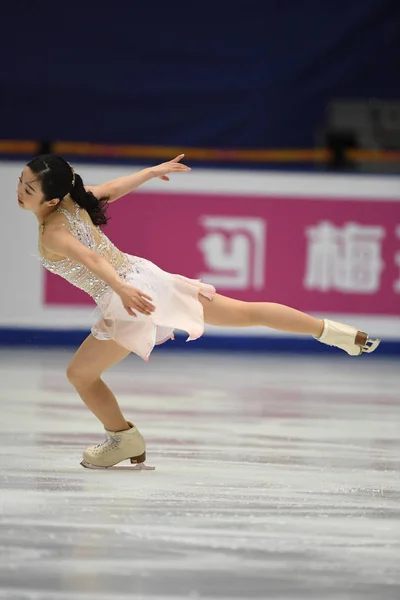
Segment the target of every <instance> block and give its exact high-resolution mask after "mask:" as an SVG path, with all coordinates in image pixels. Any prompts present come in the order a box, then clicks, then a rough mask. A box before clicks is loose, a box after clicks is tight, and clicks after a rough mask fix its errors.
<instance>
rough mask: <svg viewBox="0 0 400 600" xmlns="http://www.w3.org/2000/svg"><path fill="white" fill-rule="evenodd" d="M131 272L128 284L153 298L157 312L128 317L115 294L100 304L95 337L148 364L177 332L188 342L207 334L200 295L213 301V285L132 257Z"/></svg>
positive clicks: (94, 329)
mask: <svg viewBox="0 0 400 600" xmlns="http://www.w3.org/2000/svg"><path fill="white" fill-rule="evenodd" d="M128 258H129V261H130V263H131V266H132V270H131V271H130V272H129V273H128V274H127V275H126V276H125V281H126V283H129V284H130V285H132V286H133V287H135V288H137V289H139V290H141V291H142V292H143V293H145V294H147V295H148V296H150V297H151V298H152V301H153V304H154V306H155V311H154V312H153V313H152V314H151V315H150V316H147V315H143V314H141V313H139V312H136V311H135V312H136V314H137V316H136V317H133V316H131V315H129V314H128V313H127V312H126V310H125V308H124V307H123V305H122V302H121V299H120V297H119V296H118V294H116V293H115V292H113V291H112V290H110V292H107V293H106V294H104V296H102V297H101V298H100V300H99V302H98V309H97V314H98V320H97V322H96V323H95V325H94V326H93V327H92V335H93V336H94V337H95V338H97V339H99V340H114V341H115V342H117V344H119V345H120V346H123V347H124V348H126V349H127V350H129V351H130V352H133V353H135V354H137V355H138V356H140V358H142V359H143V360H145V361H148V360H149V357H150V354H151V352H152V350H153V348H154V346H156V345H159V344H163V343H164V342H166V341H167V340H169V339H173V333H174V330H175V329H179V330H182V331H185V332H186V333H188V335H189V337H188V338H187V341H190V340H196V339H198V338H199V337H201V335H202V334H203V333H204V314H203V306H202V304H201V302H200V301H199V298H198V296H199V294H201V295H202V296H204V297H205V298H208V299H209V300H212V298H213V296H214V294H215V293H216V290H215V288H214V287H213V286H212V285H208V284H205V283H202V282H201V281H200V280H197V279H189V278H187V277H184V276H182V275H173V274H171V273H167V272H166V271H163V270H162V269H160V268H159V267H157V265H155V264H154V263H152V262H150V261H149V260H146V259H143V258H138V257H135V256H129V255H128Z"/></svg>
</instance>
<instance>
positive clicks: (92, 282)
mask: <svg viewBox="0 0 400 600" xmlns="http://www.w3.org/2000/svg"><path fill="white" fill-rule="evenodd" d="M57 210H58V212H59V213H61V214H62V215H64V216H65V218H66V222H65V227H67V228H68V230H69V231H70V232H71V233H72V235H73V236H74V237H76V238H77V239H78V240H79V241H80V242H81V243H82V244H84V245H85V246H86V247H87V248H90V249H91V250H93V251H94V252H96V253H97V254H100V255H101V256H103V257H104V258H105V259H106V260H107V261H108V262H109V263H110V264H111V265H112V266H113V267H114V269H115V270H116V271H117V273H118V274H119V276H120V277H122V278H123V277H124V276H125V275H126V274H127V273H128V272H129V271H130V269H131V265H130V262H129V257H128V255H127V254H124V253H123V252H121V251H120V250H118V248H116V246H114V244H113V243H112V242H111V241H110V240H109V239H108V237H107V236H106V235H105V234H104V233H103V231H102V230H101V229H100V228H99V227H96V226H95V225H94V224H93V223H92V220H91V219H90V217H89V215H88V213H87V212H86V211H85V210H82V209H81V208H80V207H79V206H78V205H77V204H75V205H74V207H73V209H72V211H71V212H69V211H68V210H66V209H65V208H58V209H57ZM40 256H41V261H42V264H43V266H44V268H45V269H47V270H48V271H50V272H51V273H55V274H56V275H60V277H62V278H63V279H66V280H67V281H68V282H69V283H71V284H72V285H74V286H75V287H78V288H79V289H81V290H83V291H84V292H86V293H88V294H89V295H90V296H91V297H92V298H93V299H94V300H95V302H98V301H99V300H100V298H101V297H102V296H103V294H104V293H106V292H107V291H109V290H110V288H109V286H108V285H107V284H106V283H104V281H102V280H101V279H99V278H98V277H97V276H96V275H95V274H94V273H92V272H91V271H90V270H89V269H88V268H87V267H85V266H84V265H81V264H80V263H77V262H75V261H73V260H71V259H69V258H64V259H61V260H49V259H48V258H46V257H45V256H44V255H43V253H42V252H40Z"/></svg>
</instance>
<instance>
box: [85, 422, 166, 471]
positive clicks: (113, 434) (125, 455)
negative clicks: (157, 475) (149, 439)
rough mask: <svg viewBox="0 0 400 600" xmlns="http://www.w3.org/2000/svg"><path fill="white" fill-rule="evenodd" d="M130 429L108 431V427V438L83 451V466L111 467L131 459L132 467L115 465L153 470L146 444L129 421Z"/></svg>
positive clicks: (91, 467) (137, 469)
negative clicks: (147, 464)
mask: <svg viewBox="0 0 400 600" xmlns="http://www.w3.org/2000/svg"><path fill="white" fill-rule="evenodd" d="M128 425H129V426H130V429H127V430H125V431H108V430H107V429H106V440H105V441H104V442H103V443H102V444H98V445H97V446H92V447H90V448H86V450H85V451H84V452H83V461H82V462H81V465H82V467H86V468H88V469H109V468H110V467H114V466H115V465H117V464H118V463H120V462H122V461H124V460H127V459H129V460H130V461H131V463H132V465H134V466H131V467H115V468H120V469H121V468H125V469H130V470H131V471H132V470H135V471H142V470H153V469H154V467H147V466H146V465H145V464H144V461H145V460H146V444H145V441H144V439H143V436H142V434H141V433H140V432H139V430H138V429H137V428H136V427H135V425H133V423H130V422H129V421H128Z"/></svg>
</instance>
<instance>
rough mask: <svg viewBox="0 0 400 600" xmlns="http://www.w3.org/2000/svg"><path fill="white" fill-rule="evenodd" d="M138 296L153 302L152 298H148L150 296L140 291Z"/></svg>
mask: <svg viewBox="0 0 400 600" xmlns="http://www.w3.org/2000/svg"><path fill="white" fill-rule="evenodd" d="M140 297H141V298H145V299H146V300H150V302H153V298H150V296H148V295H147V294H143V293H142V292H141V293H140Z"/></svg>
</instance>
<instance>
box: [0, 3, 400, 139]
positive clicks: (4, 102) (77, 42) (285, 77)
mask: <svg viewBox="0 0 400 600" xmlns="http://www.w3.org/2000/svg"><path fill="white" fill-rule="evenodd" d="M114 6H115V8H113V5H112V4H110V3H108V4H107V5H106V4H104V8H103V9H102V8H101V3H99V2H96V3H92V2H81V3H79V4H78V3H76V2H65V3H64V2H52V3H49V2H39V3H36V2H35V3H33V2H29V3H28V2H27V3H19V2H15V3H9V4H8V5H7V6H6V7H5V9H2V10H4V11H5V12H3V14H2V17H1V25H2V27H1V29H2V36H1V37H2V39H1V42H0V43H1V46H2V52H1V58H0V61H1V62H0V97H1V113H0V138H14V139H18V138H19V139H37V138H40V139H43V138H49V139H58V140H74V141H87V140H90V141H97V142H116V143H118V142H121V143H131V144H161V145H170V144H171V145H172V144H173V145H191V146H214V147H224V146H225V147H238V148H240V147H242V148H246V147H255V148H257V147H276V148H278V147H310V146H313V145H314V130H315V127H316V126H317V125H318V124H319V123H321V122H322V121H323V118H324V110H325V107H326V104H327V102H328V101H329V99H330V98H333V97H340V98H351V97H356V98H360V97H380V98H387V99H389V98H395V97H399V96H400V84H399V72H400V55H399V41H398V40H399V31H400V2H399V1H398V0H396V1H394V0H393V1H391V0H350V1H346V2H344V1H343V0H336V1H335V2H330V1H328V0H327V1H326V2H321V1H320V0H305V1H300V0H298V1H297V2H295V1H290V2H289V1H287V0H286V1H285V0H284V1H281V2H275V1H268V2H267V1H265V2H262V1H260V2H252V1H248V2H239V3H238V7H239V8H240V9H236V10H233V9H232V4H231V3H229V4H225V2H223V3H219V4H218V3H217V2H215V3H214V4H211V3H210V4H208V3H193V4H192V3H187V4H181V3H169V4H168V5H166V4H165V3H164V4H161V3H160V4H158V3H157V2H151V3H149V2H148V3H137V2H129V3H125V2H117V3H114Z"/></svg>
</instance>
